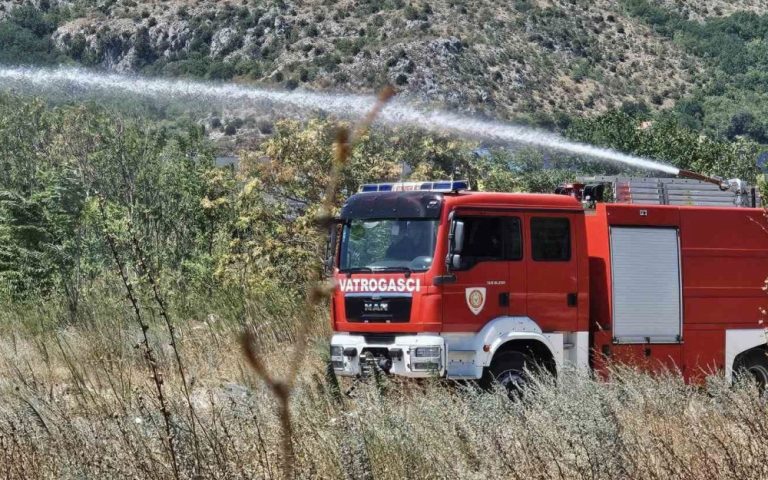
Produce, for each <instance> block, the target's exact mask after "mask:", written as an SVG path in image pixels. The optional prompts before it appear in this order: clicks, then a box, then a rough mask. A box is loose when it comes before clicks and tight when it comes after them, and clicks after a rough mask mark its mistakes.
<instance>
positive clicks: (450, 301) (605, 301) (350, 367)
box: [331, 181, 768, 388]
mask: <svg viewBox="0 0 768 480" xmlns="http://www.w3.org/2000/svg"><path fill="white" fill-rule="evenodd" d="M361 190H362V191H361V192H360V193H358V194H356V195H353V196H351V197H350V198H349V199H348V201H347V202H346V204H345V205H344V206H343V208H342V211H341V215H340V223H341V228H340V235H339V236H338V241H336V240H334V242H333V245H334V252H335V256H334V260H333V262H334V267H333V276H334V280H335V284H336V288H335V291H334V294H333V297H332V302H331V317H332V322H333V330H334V332H335V334H334V335H333V337H332V339H331V361H332V365H333V368H334V370H335V372H336V373H337V374H340V375H348V376H356V375H361V374H363V375H364V374H365V373H366V369H368V368H380V369H381V370H383V371H384V372H387V373H391V374H397V375H403V376H409V377H427V376H434V375H437V376H443V377H447V378H452V379H494V378H495V379H496V380H497V381H499V382H500V383H501V384H502V385H504V386H506V387H508V388H511V387H514V386H515V385H517V384H519V383H520V382H523V381H525V378H526V375H527V373H526V372H527V369H528V368H533V367H534V365H536V366H538V367H541V368H544V369H547V370H549V371H551V372H552V373H553V374H557V373H558V372H561V371H562V370H563V367H564V366H565V365H570V366H571V367H572V368H573V369H575V370H588V369H592V368H596V369H602V368H603V367H604V365H605V363H606V362H605V360H606V359H612V360H616V361H622V362H631V363H634V364H637V365H641V366H643V367H644V368H648V369H650V370H656V369H659V368H672V369H677V370H679V371H680V372H682V374H683V375H684V376H685V377H686V378H687V379H691V380H698V379H701V378H703V377H704V376H705V375H706V374H709V373H714V372H717V371H724V372H725V374H726V375H727V376H729V377H730V376H731V375H732V372H734V371H735V370H738V369H741V370H746V371H749V372H750V373H752V375H754V376H755V378H757V379H758V381H761V382H763V383H765V382H766V381H768V361H766V357H765V342H766V338H765V332H764V329H763V327H762V321H761V320H762V317H761V313H760V308H761V305H762V304H763V303H764V292H763V290H762V288H761V287H762V286H763V284H764V280H765V276H766V274H768V230H766V228H767V227H768V224H766V220H765V218H764V217H763V212H762V210H761V209H756V208H736V207H732V208H727V207H725V208H724V207H719V206H717V207H708V206H679V205H641V204H604V203H598V204H597V205H596V208H595V209H585V208H584V203H582V201H581V199H579V198H577V197H576V196H575V195H556V194H551V195H549V194H520V193H489V192H472V191H468V190H467V184H466V182H454V181H446V182H418V183H401V184H372V185H366V186H364V187H363V188H362V189H361Z"/></svg>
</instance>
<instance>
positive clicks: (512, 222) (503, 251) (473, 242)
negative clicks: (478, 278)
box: [460, 217, 523, 270]
mask: <svg viewBox="0 0 768 480" xmlns="http://www.w3.org/2000/svg"><path fill="white" fill-rule="evenodd" d="M460 220H461V221H463V222H464V249H463V251H462V253H461V263H462V269H463V270H466V269H469V268H472V267H473V266H474V265H475V264H477V263H479V262H493V261H505V260H521V259H522V258H523V246H522V245H523V240H522V233H521V231H522V228H521V223H520V219H519V218H517V217H462V218H461V219H460Z"/></svg>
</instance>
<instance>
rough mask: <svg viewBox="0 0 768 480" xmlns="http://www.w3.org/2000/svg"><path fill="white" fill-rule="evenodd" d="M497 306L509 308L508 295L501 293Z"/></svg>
mask: <svg viewBox="0 0 768 480" xmlns="http://www.w3.org/2000/svg"><path fill="white" fill-rule="evenodd" d="M499 306H500V307H508V306H509V293H507V292H502V293H500V294H499Z"/></svg>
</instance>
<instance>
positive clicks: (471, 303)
mask: <svg viewBox="0 0 768 480" xmlns="http://www.w3.org/2000/svg"><path fill="white" fill-rule="evenodd" d="M464 294H465V296H466V298H467V306H468V307H469V309H470V310H471V311H472V313H474V314H475V315H477V314H478V313H480V312H481V311H482V310H483V307H484V306H485V287H477V288H468V289H466V290H465V291H464Z"/></svg>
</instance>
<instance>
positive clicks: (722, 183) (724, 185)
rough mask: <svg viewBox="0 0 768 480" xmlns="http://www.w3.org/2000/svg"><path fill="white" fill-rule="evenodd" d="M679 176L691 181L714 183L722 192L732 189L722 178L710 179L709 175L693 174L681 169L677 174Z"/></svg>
mask: <svg viewBox="0 0 768 480" xmlns="http://www.w3.org/2000/svg"><path fill="white" fill-rule="evenodd" d="M677 176H678V177H680V178H690V179H693V180H699V181H702V182H707V183H713V184H715V185H717V186H718V187H719V188H720V190H728V189H729V188H731V186H730V185H729V184H728V182H726V181H725V180H723V179H722V178H720V177H709V176H707V175H702V174H701V173H696V172H692V171H690V170H683V169H680V170H679V171H678V172H677Z"/></svg>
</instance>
